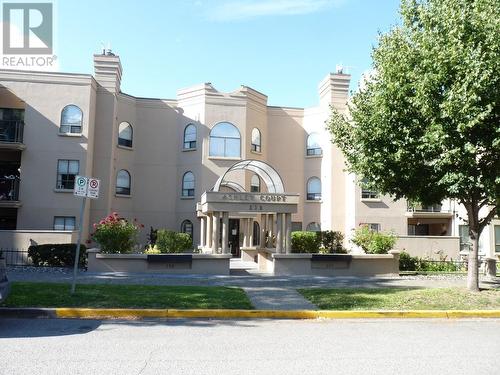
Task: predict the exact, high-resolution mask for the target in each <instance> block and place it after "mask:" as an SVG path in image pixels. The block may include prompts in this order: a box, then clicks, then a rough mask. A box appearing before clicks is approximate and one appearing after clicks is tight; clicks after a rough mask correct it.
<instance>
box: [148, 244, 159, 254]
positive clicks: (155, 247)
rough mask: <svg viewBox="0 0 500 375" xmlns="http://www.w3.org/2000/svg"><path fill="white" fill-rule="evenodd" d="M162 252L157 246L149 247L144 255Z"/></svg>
mask: <svg viewBox="0 0 500 375" xmlns="http://www.w3.org/2000/svg"><path fill="white" fill-rule="evenodd" d="M160 253H161V251H160V249H158V246H156V245H149V246H148V247H147V248H146V249H145V250H144V254H160Z"/></svg>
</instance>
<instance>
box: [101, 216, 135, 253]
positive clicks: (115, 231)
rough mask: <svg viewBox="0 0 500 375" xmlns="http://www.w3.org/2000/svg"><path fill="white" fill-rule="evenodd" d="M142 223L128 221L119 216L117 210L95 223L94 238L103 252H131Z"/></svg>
mask: <svg viewBox="0 0 500 375" xmlns="http://www.w3.org/2000/svg"><path fill="white" fill-rule="evenodd" d="M142 227H144V226H143V225H142V224H139V223H137V222H136V221H135V220H134V223H130V222H128V221H127V220H126V219H123V218H120V217H118V214H117V213H116V212H113V213H112V214H111V215H109V216H107V217H105V218H104V219H102V220H101V221H99V223H97V224H94V233H93V234H92V239H93V240H94V241H95V242H97V243H98V244H99V246H100V248H101V252H102V253H130V252H132V250H133V248H134V246H135V244H136V237H137V233H138V232H139V228H142Z"/></svg>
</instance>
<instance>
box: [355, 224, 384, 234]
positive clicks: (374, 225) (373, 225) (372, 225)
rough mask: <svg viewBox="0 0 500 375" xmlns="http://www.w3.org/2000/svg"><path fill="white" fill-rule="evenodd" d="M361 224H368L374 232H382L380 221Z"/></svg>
mask: <svg viewBox="0 0 500 375" xmlns="http://www.w3.org/2000/svg"><path fill="white" fill-rule="evenodd" d="M359 225H360V226H363V225H366V226H367V227H368V229H370V230H371V231H373V232H380V224H379V223H360V224H359Z"/></svg>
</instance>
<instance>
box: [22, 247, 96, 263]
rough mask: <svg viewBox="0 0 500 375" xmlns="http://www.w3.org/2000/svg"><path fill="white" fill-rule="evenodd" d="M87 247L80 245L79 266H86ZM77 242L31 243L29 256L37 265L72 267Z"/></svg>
mask: <svg viewBox="0 0 500 375" xmlns="http://www.w3.org/2000/svg"><path fill="white" fill-rule="evenodd" d="M86 252H87V249H86V247H85V245H84V244H81V245H80V259H79V262H78V264H79V266H80V267H85V265H86V262H87V257H86ZM75 254H76V244H74V243H63V244H44V245H31V246H30V247H29V248H28V257H30V258H31V260H32V261H33V265H35V266H53V267H72V266H73V265H74V264H75Z"/></svg>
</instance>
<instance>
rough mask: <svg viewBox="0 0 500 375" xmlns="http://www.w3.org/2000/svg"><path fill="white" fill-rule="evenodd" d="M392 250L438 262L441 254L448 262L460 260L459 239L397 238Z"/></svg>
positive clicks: (436, 237)
mask: <svg viewBox="0 0 500 375" xmlns="http://www.w3.org/2000/svg"><path fill="white" fill-rule="evenodd" d="M394 248H395V249H396V250H399V251H405V252H407V253H408V254H410V255H411V256H418V257H421V258H429V259H434V260H440V257H441V254H442V255H443V256H446V257H447V259H448V260H450V259H454V260H457V259H459V258H460V254H459V253H460V237H452V236H398V239H397V241H396V245H395V246H394Z"/></svg>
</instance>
